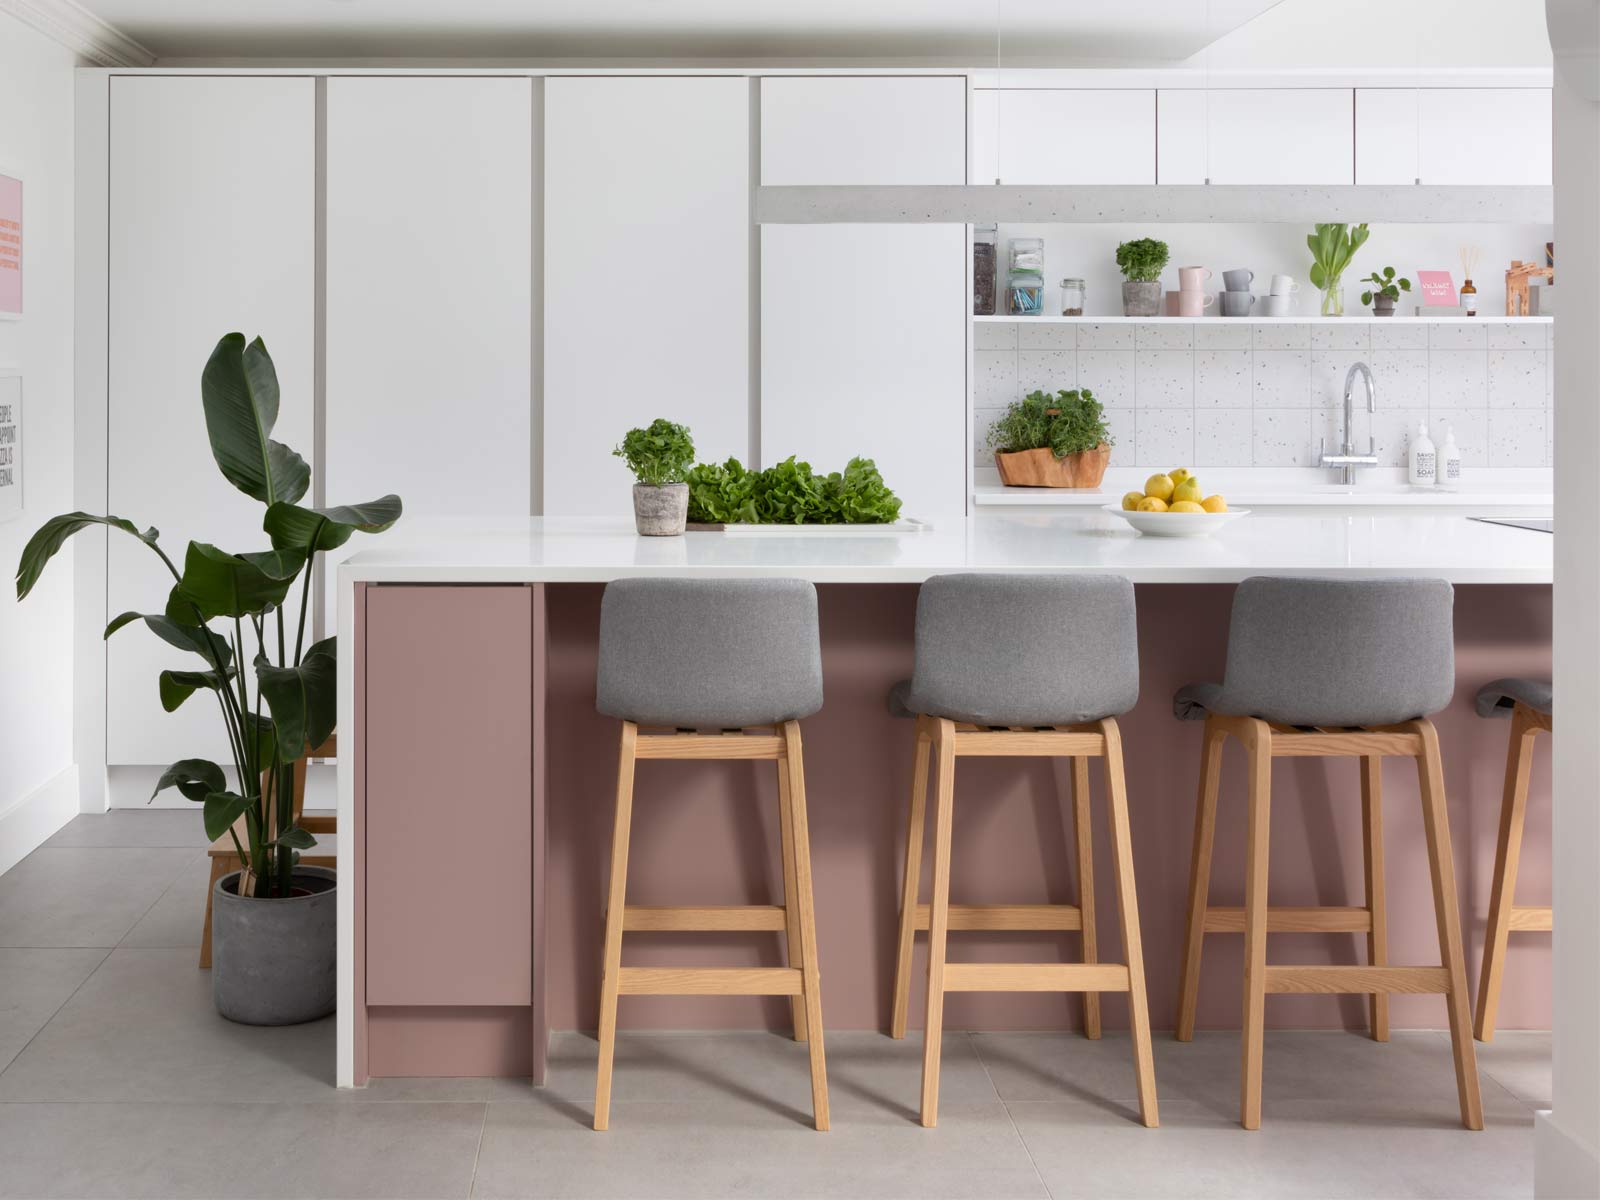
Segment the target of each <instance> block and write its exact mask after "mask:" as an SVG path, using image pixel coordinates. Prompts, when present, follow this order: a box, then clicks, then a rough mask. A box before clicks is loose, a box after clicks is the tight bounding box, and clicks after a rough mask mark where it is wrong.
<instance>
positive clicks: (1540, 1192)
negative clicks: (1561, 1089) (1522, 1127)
mask: <svg viewBox="0 0 1600 1200" xmlns="http://www.w3.org/2000/svg"><path fill="white" fill-rule="evenodd" d="M1533 1153H1534V1170H1533V1194H1534V1195H1535V1196H1538V1197H1539V1200H1591V1198H1592V1197H1594V1196H1600V1153H1597V1152H1596V1148H1595V1147H1594V1146H1593V1145H1592V1144H1591V1145H1587V1146H1586V1145H1584V1144H1583V1143H1582V1142H1580V1141H1579V1140H1578V1139H1577V1138H1575V1137H1573V1136H1572V1134H1570V1133H1569V1132H1567V1130H1565V1129H1563V1128H1562V1127H1561V1125H1560V1124H1559V1123H1558V1122H1557V1121H1556V1119H1555V1114H1554V1113H1553V1112H1551V1111H1550V1110H1549V1109H1543V1110H1541V1111H1540V1112H1539V1113H1537V1114H1536V1115H1535V1117H1534V1122H1533Z"/></svg>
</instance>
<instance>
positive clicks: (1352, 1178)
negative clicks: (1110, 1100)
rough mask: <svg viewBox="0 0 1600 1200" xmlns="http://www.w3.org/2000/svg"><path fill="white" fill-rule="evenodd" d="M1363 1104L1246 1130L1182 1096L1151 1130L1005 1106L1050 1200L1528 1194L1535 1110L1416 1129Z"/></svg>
mask: <svg viewBox="0 0 1600 1200" xmlns="http://www.w3.org/2000/svg"><path fill="white" fill-rule="evenodd" d="M1368 1100H1370V1097H1369V1096H1356V1097H1352V1098H1350V1100H1349V1101H1344V1102H1339V1103H1331V1102H1321V1101H1309V1100H1301V1101H1288V1102H1283V1103H1280V1104H1275V1105H1271V1106H1269V1108H1268V1110H1267V1113H1266V1115H1265V1117H1264V1118H1263V1122H1262V1127H1261V1129H1259V1130H1256V1131H1253V1132H1252V1131H1247V1130H1244V1129H1241V1128H1240V1127H1239V1126H1238V1124H1237V1123H1235V1122H1234V1121H1232V1120H1231V1119H1228V1118H1224V1117H1222V1116H1220V1115H1218V1114H1217V1113H1215V1112H1213V1111H1211V1110H1210V1109H1208V1108H1203V1107H1201V1106H1198V1105H1192V1104H1184V1103H1181V1102H1180V1103H1167V1104H1163V1106H1162V1114H1161V1127H1160V1128H1159V1129H1145V1128H1143V1127H1141V1126H1139V1125H1137V1124H1134V1123H1132V1122H1130V1121H1126V1120H1122V1119H1119V1118H1118V1117H1117V1116H1115V1115H1113V1114H1110V1113H1107V1112H1106V1111H1105V1109H1103V1108H1101V1107H1099V1106H1097V1105H1092V1104H1082V1103H1075V1102H1070V1101H1042V1102H1030V1101H1014V1102H1011V1103H1008V1105H1007V1108H1008V1109H1009V1110H1010V1112H1011V1116H1012V1119H1013V1120H1014V1121H1015V1122H1016V1125H1017V1128H1018V1129H1019V1130H1020V1131H1021V1133H1022V1138H1023V1141H1024V1142H1025V1143H1026V1144H1027V1147H1028V1150H1029V1153H1030V1154H1031V1155H1032V1157H1033V1161H1034V1162H1035V1163H1036V1164H1037V1166H1038V1168H1039V1172H1040V1174H1041V1175H1042V1176H1043V1177H1044V1180H1045V1183H1046V1184H1047V1186H1048V1187H1049V1188H1050V1194H1051V1195H1052V1197H1054V1198H1055V1200H1068V1198H1070V1197H1093V1198H1095V1200H1119V1198H1128V1200H1157V1198H1160V1197H1181V1198H1183V1200H1204V1198H1208V1197H1228V1198H1229V1200H1233V1198H1240V1200H1244V1198H1250V1197H1266V1198H1271V1200H1291V1198H1294V1197H1315V1198H1317V1200H1335V1198H1342V1197H1361V1198H1362V1200H1368V1198H1371V1197H1385V1198H1386V1200H1398V1198H1400V1197H1412V1196H1419V1197H1450V1198H1452V1200H1461V1198H1462V1197H1474V1198H1478V1200H1488V1198H1490V1197H1500V1196H1531V1195H1532V1193H1533V1130H1532V1124H1531V1118H1528V1119H1526V1120H1519V1121H1517V1122H1497V1123H1494V1124H1491V1125H1490V1126H1489V1127H1488V1128H1487V1129H1486V1130H1485V1131H1483V1132H1481V1133H1471V1132H1468V1131H1467V1130H1464V1129H1462V1128H1460V1127H1459V1126H1456V1127H1455V1128H1448V1129H1447V1128H1424V1129H1418V1128H1416V1127H1414V1126H1409V1125H1406V1124H1403V1123H1397V1122H1394V1121H1392V1120H1388V1119H1386V1118H1385V1117H1382V1116H1375V1115H1373V1111H1372V1109H1371V1107H1370V1105H1368V1104H1367V1103H1366V1102H1367V1101H1368Z"/></svg>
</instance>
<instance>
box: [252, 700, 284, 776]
mask: <svg viewBox="0 0 1600 1200" xmlns="http://www.w3.org/2000/svg"><path fill="white" fill-rule="evenodd" d="M244 727H245V731H246V732H245V741H246V745H247V746H249V745H252V744H253V745H254V746H255V751H256V753H255V760H256V762H257V763H259V764H260V766H261V769H262V770H265V769H266V767H267V764H269V763H270V762H272V756H273V755H274V754H276V753H277V752H278V730H277V727H276V726H275V725H274V724H273V722H272V718H271V717H267V716H260V717H258V716H256V714H255V713H253V712H246V713H245V714H244Z"/></svg>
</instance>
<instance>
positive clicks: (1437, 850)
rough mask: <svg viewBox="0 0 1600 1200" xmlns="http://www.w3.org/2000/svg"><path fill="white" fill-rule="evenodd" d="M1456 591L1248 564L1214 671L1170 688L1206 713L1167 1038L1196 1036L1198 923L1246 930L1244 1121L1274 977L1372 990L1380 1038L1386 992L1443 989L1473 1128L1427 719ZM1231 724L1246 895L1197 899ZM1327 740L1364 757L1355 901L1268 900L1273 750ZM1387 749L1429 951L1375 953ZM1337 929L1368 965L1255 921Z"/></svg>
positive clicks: (1428, 583)
mask: <svg viewBox="0 0 1600 1200" xmlns="http://www.w3.org/2000/svg"><path fill="white" fill-rule="evenodd" d="M1453 600H1454V593H1453V591H1452V589H1451V587H1450V585H1449V584H1448V583H1445V582H1443V581H1442V580H1435V579H1384V580H1329V579H1266V578H1258V579H1247V580H1245V581H1244V582H1243V583H1241V584H1240V585H1239V589H1238V591H1237V593H1236V594H1235V595H1234V600H1233V617H1232V621H1231V624H1230V627H1229V631H1228V658H1227V668H1226V672H1225V674H1224V676H1223V682H1222V683H1220V684H1216V683H1198V684H1190V685H1188V686H1187V687H1184V688H1181V689H1180V690H1179V691H1178V693H1177V695H1176V697H1175V698H1174V700H1173V710H1174V712H1175V714H1176V715H1177V716H1178V717H1179V718H1181V719H1185V720H1191V721H1197V720H1204V721H1205V723H1206V725H1205V735H1204V741H1203V749H1202V752H1201V765H1200V795H1199V803H1198V805H1197V812H1196V816H1195V833H1194V852H1193V858H1192V860H1191V868H1190V878H1189V914H1188V924H1187V931H1186V935H1185V938H1184V958H1183V977H1182V988H1181V991H1180V994H1179V1003H1178V1022H1177V1038H1178V1040H1179V1041H1184V1042H1186V1041H1188V1040H1189V1039H1190V1038H1192V1037H1193V1036H1194V1023H1195V1001H1196V994H1197V992H1198V990H1199V984H1200V950H1201V944H1202V942H1203V940H1204V935H1205V934H1207V933H1243V934H1244V939H1245V955H1244V1022H1243V1043H1244V1045H1243V1055H1242V1059H1243V1061H1242V1065H1241V1071H1240V1104H1239V1108H1240V1123H1241V1124H1243V1125H1244V1127H1245V1128H1246V1129H1258V1128H1260V1125H1261V1058H1262V1050H1263V1045H1264V1037H1265V1031H1266V1019H1265V1009H1266V997H1267V994H1268V993H1278V992H1327V993H1357V994H1360V993H1366V994H1370V996H1371V1020H1372V1036H1373V1037H1374V1038H1375V1039H1376V1040H1378V1041H1387V1040H1388V1037H1389V1010H1388V995H1389V993H1391V992H1438V993H1442V994H1443V995H1444V997H1445V1003H1446V1006H1447V1008H1448V1010H1449V1015H1450V1036H1451V1043H1452V1045H1453V1047H1454V1056H1455V1070H1456V1089H1457V1092H1458V1094H1459V1099H1460V1102H1461V1123H1462V1124H1463V1125H1465V1126H1466V1127H1467V1128H1468V1129H1482V1128H1483V1107H1482V1102H1481V1100H1480V1098H1479V1091H1478V1068H1477V1061H1476V1057H1475V1055H1474V1053H1473V1049H1472V1035H1471V1013H1470V998H1469V997H1468V994H1467V982H1466V966H1465V963H1466V960H1465V958H1464V957H1463V955H1462V950H1461V917H1460V913H1459V911H1458V909H1457V907H1456V880H1455V861H1454V859H1453V858H1452V857H1451V850H1450V824H1449V818H1448V815H1447V813H1446V810H1445V796H1444V772H1443V767H1442V765H1441V763H1440V758H1439V738H1438V735H1437V733H1436V732H1435V731H1434V728H1433V723H1432V722H1431V721H1429V720H1428V719H1427V714H1429V713H1433V712H1437V711H1439V710H1440V709H1442V708H1443V707H1444V706H1445V705H1446V704H1448V703H1449V702H1450V697H1451V694H1452V692H1453V690H1454V686H1455V645H1454V635H1453V630H1452V625H1451V616H1452V605H1453ZM1229 736H1232V737H1235V738H1237V739H1239V741H1240V742H1241V743H1242V744H1243V746H1244V749H1245V754H1246V755H1247V757H1248V766H1247V772H1248V780H1249V799H1248V803H1249V818H1248V824H1247V833H1246V845H1245V903H1244V906H1243V908H1222V907H1218V906H1214V905H1209V904H1208V903H1207V900H1206V896H1207V890H1208V888H1209V885H1210V877H1211V848H1212V841H1213V835H1214V833H1215V821H1216V807H1217V782H1218V776H1219V773H1220V771H1221V767H1222V743H1223V741H1224V740H1225V739H1226V738H1228V737H1229ZM1336 756H1354V757H1359V758H1360V759H1361V812H1362V825H1363V827H1364V832H1365V837H1364V859H1365V867H1366V885H1367V886H1366V890H1367V897H1366V899H1367V902H1366V904H1365V905H1364V906H1362V907H1358V908H1328V907H1317V908H1272V907H1269V906H1268V904H1267V857H1268V855H1267V847H1268V827H1269V818H1270V811H1271V787H1272V760H1273V759H1274V758H1286V757H1298V758H1305V757H1318V758H1325V757H1336ZM1385 757H1402V758H1411V759H1414V760H1415V761H1416V765H1417V780H1418V783H1419V785H1420V787H1421V792H1422V819H1423V826H1424V828H1425V830H1426V832H1427V841H1428V868H1429V873H1430V874H1431V876H1432V882H1433V905H1434V914H1435V916H1436V918H1437V924H1438V931H1439V958H1440V962H1441V965H1440V966H1437V967H1397V966H1390V965H1389V963H1388V949H1387V944H1386V936H1387V935H1386V925H1385V911H1384V886H1383V873H1384V868H1383V833H1382V804H1383V801H1382V791H1381V767H1382V762H1383V759H1384V758H1385ZM1339 931H1345V932H1364V933H1365V934H1366V935H1367V954H1368V965H1367V966H1326V967H1310V966H1272V965H1269V964H1268V962H1267V934H1268V933H1318V932H1339Z"/></svg>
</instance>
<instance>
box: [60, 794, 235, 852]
mask: <svg viewBox="0 0 1600 1200" xmlns="http://www.w3.org/2000/svg"><path fill="white" fill-rule="evenodd" d="M45 845H46V846H56V847H59V846H146V847H149V846H189V847H194V848H196V849H203V848H204V847H206V846H208V845H210V842H209V841H208V840H207V838H206V828H205V824H204V822H202V821H201V819H200V806H199V805H198V804H196V805H194V806H193V807H191V808H142V809H141V808H113V809H112V810H111V811H110V812H103V813H81V814H79V815H78V816H76V817H73V818H72V820H70V821H68V822H67V823H66V824H65V825H63V826H62V827H61V828H60V829H59V830H57V831H56V833H55V835H54V836H52V837H51V838H50V839H49V840H48V841H47V842H45Z"/></svg>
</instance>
